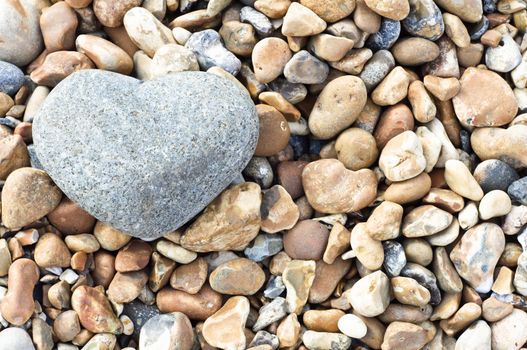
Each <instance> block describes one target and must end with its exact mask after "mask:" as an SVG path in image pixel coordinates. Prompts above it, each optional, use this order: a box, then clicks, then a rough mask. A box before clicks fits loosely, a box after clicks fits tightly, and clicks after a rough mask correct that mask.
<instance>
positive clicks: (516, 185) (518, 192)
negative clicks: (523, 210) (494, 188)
mask: <svg viewBox="0 0 527 350" xmlns="http://www.w3.org/2000/svg"><path fill="white" fill-rule="evenodd" d="M526 188H527V177H522V178H521V179H518V180H515V181H514V182H512V183H511V184H510V185H509V186H508V188H507V193H508V195H509V197H510V198H511V200H513V201H515V202H518V203H520V204H523V205H527V193H526Z"/></svg>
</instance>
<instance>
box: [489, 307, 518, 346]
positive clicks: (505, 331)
mask: <svg viewBox="0 0 527 350" xmlns="http://www.w3.org/2000/svg"><path fill="white" fill-rule="evenodd" d="M525 327H527V313H526V312H525V311H522V310H518V309H514V310H513V311H512V313H511V314H510V315H508V316H506V317H505V318H503V319H501V320H499V321H497V322H494V323H493V324H492V325H491V331H492V349H496V350H509V349H516V350H518V349H520V348H521V347H522V346H523V344H525V342H527V332H526V331H525V329H526V328H525Z"/></svg>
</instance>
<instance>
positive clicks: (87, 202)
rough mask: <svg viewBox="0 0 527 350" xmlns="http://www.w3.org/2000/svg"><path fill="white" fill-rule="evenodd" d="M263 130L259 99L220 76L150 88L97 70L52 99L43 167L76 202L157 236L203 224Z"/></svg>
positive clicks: (44, 126)
mask: <svg viewBox="0 0 527 350" xmlns="http://www.w3.org/2000/svg"><path fill="white" fill-rule="evenodd" d="M81 87H82V91H83V93H82V94H79V93H78V91H79V88H81ZM139 87H140V88H141V89H140V90H139ZM176 87H177V88H176ZM125 91H126V92H125ZM103 96H104V97H103ZM167 96H168V97H167ZM101 101H105V103H101ZM176 101H177V102H176ZM197 101H199V103H195V102H197ZM163 106H164V107H163ZM110 111H111V112H110ZM138 111H141V112H138ZM130 115H135V116H136V118H130ZM148 115H150V116H151V118H146V116H148ZM110 116H111V117H110ZM151 120H156V121H157V122H156V123H155V124H154V125H153V124H152V123H151ZM257 123H258V121H257V116H256V112H255V107H254V104H253V102H252V101H251V100H250V98H249V97H248V96H247V95H246V94H245V93H244V92H243V91H241V90H240V89H238V87H237V86H235V85H234V84H233V83H231V82H230V81H228V80H227V79H224V78H220V77H218V76H215V75H212V74H207V73H202V72H182V73H178V74H174V75H169V76H166V77H162V78H160V79H158V80H151V81H147V82H141V81H139V80H136V79H134V78H131V77H126V76H122V75H118V74H114V73H110V72H103V71H99V70H93V71H84V72H79V73H77V74H75V75H73V76H72V77H71V78H70V79H67V80H66V81H64V83H63V84H61V85H60V86H58V87H57V88H55V89H54V90H53V91H52V93H50V95H49V96H48V98H47V99H46V101H45V103H44V105H43V106H42V108H41V110H40V111H39V114H38V115H37V117H36V118H35V123H34V129H33V131H34V140H35V145H36V149H37V154H38V156H39V160H40V161H41V162H42V164H43V165H44V168H46V169H47V170H48V171H49V173H50V174H51V176H52V178H53V179H54V181H55V182H56V183H57V184H58V185H59V186H60V187H61V188H62V189H63V190H64V191H65V193H66V194H67V195H68V197H69V198H71V199H72V200H74V201H75V202H77V203H79V205H80V206H81V207H83V208H84V209H86V210H87V211H88V212H90V213H91V214H92V215H93V216H95V217H96V218H98V219H99V220H101V221H104V222H108V223H109V224H111V225H112V226H114V227H115V228H117V229H119V230H122V231H124V232H128V233H131V234H133V235H136V236H138V237H142V238H148V239H151V238H155V237H159V236H161V235H163V234H165V233H167V232H169V231H172V230H174V229H176V228H177V227H179V226H181V225H182V224H183V223H185V222H186V221H188V220H189V219H190V218H192V217H194V216H195V215H196V214H197V213H198V212H199V211H201V210H202V209H203V208H204V207H205V205H206V204H207V203H209V202H210V200H211V199H212V198H214V197H215V196H217V195H218V193H219V192H220V191H221V190H222V189H223V188H225V187H226V186H227V185H228V184H229V183H230V182H231V181H232V180H233V179H234V178H235V176H236V174H238V173H239V172H240V171H241V170H242V169H243V168H244V167H245V165H246V164H247V162H248V161H249V159H250V157H251V156H252V153H253V151H254V148H255V146H256V141H257V135H258V126H257ZM197 124H199V125H200V126H199V127H196V125H197ZM95 126H96V128H97V129H98V130H103V131H104V132H102V131H101V133H93V132H91V131H90V130H92V129H93V128H94V127H95ZM72 130H76V131H75V132H72ZM176 134H177V135H179V136H178V137H177V138H174V137H169V135H176ZM144 135H148V140H145V138H144ZM138 140H144V141H141V145H140V146H138V145H137V142H138ZM198 142H199V145H200V147H199V148H197V147H196V146H195V145H197V143H198ZM57 143H58V144H60V147H59V145H58V144H57ZM174 149H178V150H179V151H178V152H177V153H174V152H173V151H172V150H174ZM240 150H243V151H240ZM116 152H117V153H116ZM94 156H96V157H97V162H94V161H93V157H94ZM117 164H119V166H117ZM109 169H111V170H112V171H109ZM189 174H192V176H190V175H189ZM81 179H82V181H80V180H81ZM189 179H191V180H190V181H189ZM211 179H214V181H211ZM190 188H192V191H190V190H189V189H190ZM198 189H200V190H198ZM140 203H143V204H140ZM156 206H157V207H156ZM145 207H148V208H149V210H147V211H145V210H144V208H145ZM124 208H126V210H125V209H124Z"/></svg>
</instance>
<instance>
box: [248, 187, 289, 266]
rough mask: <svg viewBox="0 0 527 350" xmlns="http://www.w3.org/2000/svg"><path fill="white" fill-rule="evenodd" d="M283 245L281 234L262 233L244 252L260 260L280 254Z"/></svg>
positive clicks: (253, 259) (249, 256) (255, 259)
mask: <svg viewBox="0 0 527 350" xmlns="http://www.w3.org/2000/svg"><path fill="white" fill-rule="evenodd" d="M273 188H274V187H273ZM283 247H284V244H283V243H282V236H281V235H273V234H268V233H261V234H259V235H258V236H256V238H255V239H254V241H253V242H252V244H251V246H249V247H247V248H245V250H244V251H243V253H244V254H245V256H246V257H247V258H248V259H251V260H252V261H256V262H260V261H263V260H264V259H266V258H268V257H270V256H273V255H276V254H278V253H279V252H280V251H281V250H282V248H283Z"/></svg>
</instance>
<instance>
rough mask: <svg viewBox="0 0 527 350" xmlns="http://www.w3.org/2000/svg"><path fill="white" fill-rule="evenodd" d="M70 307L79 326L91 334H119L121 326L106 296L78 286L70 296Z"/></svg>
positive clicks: (90, 288)
mask: <svg viewBox="0 0 527 350" xmlns="http://www.w3.org/2000/svg"><path fill="white" fill-rule="evenodd" d="M71 306H72V308H73V310H75V311H76V312H77V315H78V316H79V321H80V323H81V325H82V326H83V327H84V328H86V329H87V330H89V331H90V332H93V333H112V334H120V333H121V332H122V329H123V328H122V327H123V326H122V324H121V321H120V320H119V318H117V316H116V315H115V313H114V311H113V309H112V306H111V305H110V302H109V300H108V299H107V298H106V296H105V295H104V294H103V292H101V291H100V290H99V289H97V288H92V287H88V286H79V287H78V288H77V289H75V291H74V292H73V294H72V296H71Z"/></svg>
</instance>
